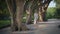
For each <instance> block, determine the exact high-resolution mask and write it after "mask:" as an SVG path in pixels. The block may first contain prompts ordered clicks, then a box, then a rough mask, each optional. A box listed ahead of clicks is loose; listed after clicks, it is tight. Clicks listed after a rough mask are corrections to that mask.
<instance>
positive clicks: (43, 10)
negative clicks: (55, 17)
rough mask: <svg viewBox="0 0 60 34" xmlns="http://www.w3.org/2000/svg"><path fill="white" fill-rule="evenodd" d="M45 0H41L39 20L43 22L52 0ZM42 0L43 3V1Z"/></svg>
mask: <svg viewBox="0 0 60 34" xmlns="http://www.w3.org/2000/svg"><path fill="white" fill-rule="evenodd" d="M42 1H43V0H41V1H39V2H40V3H39V21H40V22H43V21H45V17H46V10H47V8H48V5H49V3H50V2H51V1H52V0H45V1H44V2H42ZM41 2H42V3H41Z"/></svg>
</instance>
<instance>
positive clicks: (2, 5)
mask: <svg viewBox="0 0 60 34" xmlns="http://www.w3.org/2000/svg"><path fill="white" fill-rule="evenodd" d="M8 17H9V11H8V9H7V5H6V2H5V0H0V19H4V18H8Z"/></svg>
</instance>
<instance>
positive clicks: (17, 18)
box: [6, 0, 52, 31]
mask: <svg viewBox="0 0 60 34" xmlns="http://www.w3.org/2000/svg"><path fill="white" fill-rule="evenodd" d="M51 1H52V0H6V3H7V6H8V9H9V12H10V16H11V28H12V30H13V31H15V30H16V28H17V29H18V31H20V30H27V27H26V26H25V25H23V24H22V17H23V10H24V6H25V10H26V13H27V21H26V22H27V23H30V22H31V16H32V14H31V13H32V10H33V9H34V10H38V14H39V21H44V18H45V13H46V10H47V8H48V5H49V3H50V2H51ZM32 6H33V8H32ZM35 6H36V7H35ZM34 7H35V8H34Z"/></svg>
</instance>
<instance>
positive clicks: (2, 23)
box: [0, 20, 10, 28]
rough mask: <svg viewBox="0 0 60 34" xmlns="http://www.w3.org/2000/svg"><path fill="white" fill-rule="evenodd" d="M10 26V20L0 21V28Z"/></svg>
mask: <svg viewBox="0 0 60 34" xmlns="http://www.w3.org/2000/svg"><path fill="white" fill-rule="evenodd" d="M9 24H10V20H0V28H2V27H4V26H7V25H9Z"/></svg>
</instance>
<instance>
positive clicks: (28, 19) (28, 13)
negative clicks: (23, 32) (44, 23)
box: [26, 8, 32, 24]
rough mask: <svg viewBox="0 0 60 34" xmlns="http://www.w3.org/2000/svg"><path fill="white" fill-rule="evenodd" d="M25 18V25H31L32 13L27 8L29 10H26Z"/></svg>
mask: <svg viewBox="0 0 60 34" xmlns="http://www.w3.org/2000/svg"><path fill="white" fill-rule="evenodd" d="M26 13H27V16H26V23H27V24H31V23H32V12H31V10H30V8H29V10H26Z"/></svg>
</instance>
